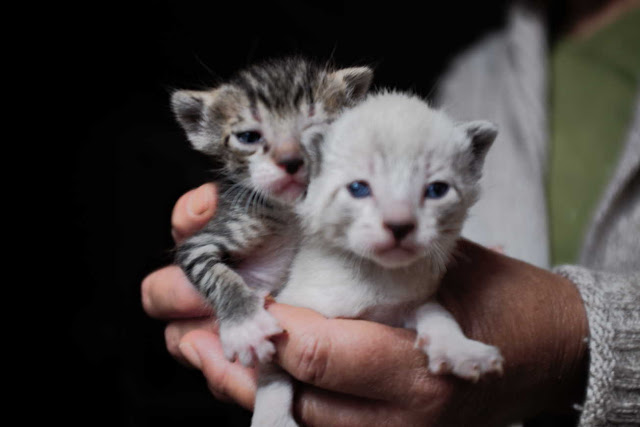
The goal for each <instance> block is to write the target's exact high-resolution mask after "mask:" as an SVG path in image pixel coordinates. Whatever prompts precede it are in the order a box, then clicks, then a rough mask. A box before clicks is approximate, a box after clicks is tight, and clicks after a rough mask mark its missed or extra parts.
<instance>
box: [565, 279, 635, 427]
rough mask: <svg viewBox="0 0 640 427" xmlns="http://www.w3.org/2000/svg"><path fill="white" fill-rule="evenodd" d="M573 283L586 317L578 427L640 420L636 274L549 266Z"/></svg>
mask: <svg viewBox="0 0 640 427" xmlns="http://www.w3.org/2000/svg"><path fill="white" fill-rule="evenodd" d="M554 271H555V272H556V273H558V274H560V275H562V276H564V277H566V278H567V279H569V280H571V281H572V282H573V283H575V284H576V286H577V287H578V289H579V291H580V294H581V296H582V299H583V301H584V304H585V307H586V311H587V317H588V321H589V378H588V385H587V393H586V399H585V401H584V404H583V405H582V408H581V409H582V414H581V416H580V426H581V427H592V426H631V425H634V426H638V425H640V273H633V274H627V275H621V274H613V273H604V272H595V271H591V270H588V269H586V268H582V267H577V266H561V267H558V268H556V269H555V270H554Z"/></svg>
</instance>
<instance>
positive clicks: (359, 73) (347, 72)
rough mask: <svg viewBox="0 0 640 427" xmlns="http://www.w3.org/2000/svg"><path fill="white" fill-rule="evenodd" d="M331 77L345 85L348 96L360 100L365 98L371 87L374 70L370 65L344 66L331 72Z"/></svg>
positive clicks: (353, 99)
mask: <svg viewBox="0 0 640 427" xmlns="http://www.w3.org/2000/svg"><path fill="white" fill-rule="evenodd" d="M330 78H331V79H333V80H334V81H338V82H341V83H342V84H343V85H344V87H345V88H346V92H347V98H349V99H351V100H352V101H359V100H361V99H362V98H364V96H365V95H366V94H367V92H368V91H369V87H371V82H372V80H373V70H372V69H371V68H369V67H351V68H343V69H341V70H338V71H334V72H333V73H331V74H330Z"/></svg>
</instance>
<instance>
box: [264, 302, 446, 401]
mask: <svg viewBox="0 0 640 427" xmlns="http://www.w3.org/2000/svg"><path fill="white" fill-rule="evenodd" d="M269 311H270V312H271V313H272V314H273V315H274V316H275V317H276V318H277V319H278V321H279V322H280V325H281V326H282V327H283V328H284V329H285V330H286V331H287V333H286V334H284V335H280V336H277V337H275V338H274V341H275V343H276V347H277V352H276V354H277V359H278V360H277V362H278V363H279V364H280V365H281V366H282V367H283V368H284V369H285V370H287V371H288V372H289V373H290V374H291V375H293V376H294V377H295V378H297V379H298V380H300V381H302V382H305V383H309V384H312V385H315V386H317V387H320V388H324V389H327V390H331V391H337V392H341V393H346V394H352V395H355V396H359V397H366V398H372V399H379V400H382V401H391V402H403V403H404V404H408V405H409V406H411V405H414V404H415V405H417V406H419V405H421V404H423V403H424V402H423V401H420V402H418V401H416V402H410V403H407V391H408V390H410V391H412V393H411V394H413V395H415V396H418V399H422V398H425V397H426V399H427V400H429V399H432V398H433V397H434V396H435V395H438V394H440V395H441V396H446V395H447V393H448V392H450V390H446V389H447V388H449V387H450V386H451V384H447V383H448V381H446V380H444V381H443V380H442V379H441V378H434V377H433V376H431V375H430V374H428V369H427V363H426V356H425V355H424V354H423V353H422V352H421V351H419V350H417V349H415V348H414V340H415V334H414V333H413V332H411V331H409V330H406V329H400V328H392V327H390V326H386V325H382V324H380V323H374V322H369V321H364V320H350V319H326V318H324V317H323V316H321V315H320V314H318V313H316V312H314V311H312V310H309V309H304V308H299V307H292V306H287V305H284V304H271V305H270V306H269Z"/></svg>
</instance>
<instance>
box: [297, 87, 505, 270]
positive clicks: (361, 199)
mask: <svg viewBox="0 0 640 427" xmlns="http://www.w3.org/2000/svg"><path fill="white" fill-rule="evenodd" d="M495 136H496V129H495V126H494V125H492V124H491V123H488V122H482V121H476V122H470V123H464V124H456V123H454V122H452V121H451V120H450V119H449V118H448V117H447V116H445V115H444V114H443V113H441V112H439V111H436V110H433V109H431V108H429V107H428V105H427V104H426V103H425V102H423V101H421V100H419V99H418V98H416V97H411V96H407V95H403V94H393V93H391V94H388V93H387V94H381V95H376V96H371V97H369V99H367V100H366V101H364V102H363V103H361V104H360V105H358V106H356V107H354V108H353V109H351V110H349V111H347V112H345V113H344V114H343V115H342V116H341V117H340V118H339V119H338V120H336V121H335V122H334V124H333V125H332V129H331V130H330V132H329V133H328V135H327V140H326V141H325V146H324V149H325V151H324V157H323V162H322V164H321V171H320V173H319V175H318V176H317V177H314V179H313V180H312V181H311V183H310V185H309V189H308V193H307V196H306V198H305V200H304V201H303V202H302V204H301V205H300V206H299V208H298V212H299V213H300V214H301V218H302V220H303V223H304V225H305V227H306V229H307V231H309V232H310V233H311V235H312V236H316V237H318V238H320V239H322V240H323V241H324V242H325V243H327V244H329V245H332V246H333V247H337V248H340V249H342V250H346V251H348V252H351V253H353V254H356V255H357V256H359V257H363V258H367V259H370V260H372V261H374V262H376V263H377V264H379V265H381V266H383V267H385V268H397V267H403V266H408V265H410V264H412V263H413V262H415V261H416V260H418V259H420V258H423V257H430V259H431V260H432V261H435V262H436V265H437V266H439V267H444V264H445V263H446V261H447V259H446V258H447V257H448V255H449V254H450V253H451V249H452V248H453V245H454V243H455V240H456V239H457V238H458V236H459V233H460V229H461V228H462V225H463V222H464V219H465V217H466V214H467V211H468V209H469V207H471V205H472V204H473V203H474V202H475V200H476V198H477V195H478V180H479V178H480V175H481V169H482V163H483V161H484V157H485V154H486V152H487V150H488V149H489V147H490V145H491V144H492V142H493V140H494V138H495Z"/></svg>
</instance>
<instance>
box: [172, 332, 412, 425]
mask: <svg viewBox="0 0 640 427" xmlns="http://www.w3.org/2000/svg"><path fill="white" fill-rule="evenodd" d="M192 326H195V325H192ZM178 348H179V352H180V353H181V358H184V359H185V360H187V361H188V362H189V363H190V364H191V365H193V366H194V367H196V368H198V369H200V370H202V372H203V374H204V376H205V377H206V379H207V383H208V385H209V389H210V390H211V393H212V394H213V395H214V396H215V397H216V398H218V399H222V400H231V401H234V402H235V403H237V404H239V405H241V406H243V407H244V408H246V409H249V410H251V409H252V408H253V405H254V402H255V393H256V372H255V370H253V369H250V368H246V367H243V366H242V365H240V364H239V363H231V362H229V361H228V360H227V359H226V358H225V357H224V355H223V352H222V348H221V346H220V340H219V338H218V337H217V336H216V335H215V334H213V333H211V332H207V331H204V330H197V329H196V330H193V331H191V332H188V333H187V334H186V335H185V336H184V337H183V338H182V339H181V340H180V344H179V347H178ZM295 411H296V414H297V417H298V418H299V419H301V420H302V421H303V422H304V425H309V426H327V425H339V426H347V427H348V426H362V425H388V426H412V425H424V422H425V420H424V416H419V417H416V413H415V412H412V411H407V410H405V409H403V408H401V407H398V406H397V405H393V404H391V403H388V402H381V401H373V400H369V399H364V398H358V397H354V396H348V395H344V394H338V393H332V392H327V391H325V390H320V389H318V388H315V387H311V386H307V385H301V387H300V391H299V392H298V393H297V396H296V401H295Z"/></svg>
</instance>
